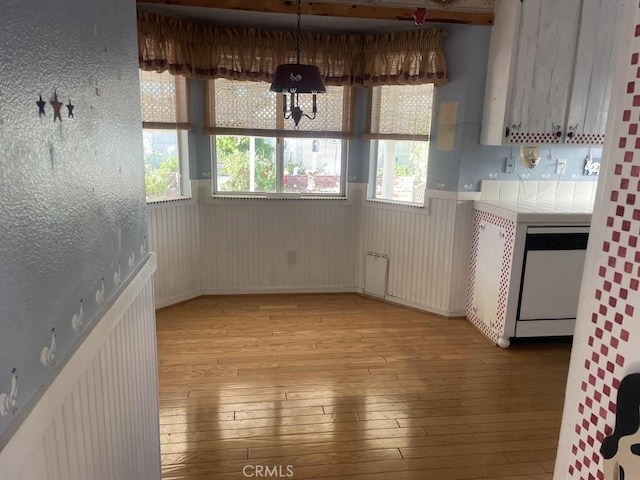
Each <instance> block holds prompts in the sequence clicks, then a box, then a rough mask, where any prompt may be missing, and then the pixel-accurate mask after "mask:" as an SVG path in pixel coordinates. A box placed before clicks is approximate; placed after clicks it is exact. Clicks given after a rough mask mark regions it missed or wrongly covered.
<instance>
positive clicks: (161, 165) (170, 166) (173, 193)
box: [142, 129, 180, 201]
mask: <svg viewBox="0 0 640 480" xmlns="http://www.w3.org/2000/svg"><path fill="white" fill-rule="evenodd" d="M142 139H143V140H142V142H143V146H144V183H145V188H146V191H147V201H154V200H166V199H171V198H177V197H179V196H180V154H179V148H178V133H177V132H176V131H174V130H150V129H144V130H143V131H142Z"/></svg>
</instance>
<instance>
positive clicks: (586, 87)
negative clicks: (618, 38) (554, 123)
mask: <svg viewBox="0 0 640 480" xmlns="http://www.w3.org/2000/svg"><path fill="white" fill-rule="evenodd" d="M621 10H622V9H621V8H620V2H618V1H613V0H583V1H582V18H581V22H580V33H579V37H578V49H577V52H576V63H575V69H574V74H573V83H572V90H571V96H570V98H569V112H568V116H567V123H566V129H565V130H566V137H565V138H566V140H565V141H566V143H575V144H585V143H586V144H601V143H602V142H603V140H604V131H605V127H606V125H607V112H608V111H609V96H610V94H611V81H612V80H613V68H614V58H613V45H614V41H615V35H616V27H617V25H618V24H619V23H618V20H619V15H620V14H621Z"/></svg>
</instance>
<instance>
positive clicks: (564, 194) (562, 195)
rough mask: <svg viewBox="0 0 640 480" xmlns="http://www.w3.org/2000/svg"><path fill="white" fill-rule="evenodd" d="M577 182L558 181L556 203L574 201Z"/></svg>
mask: <svg viewBox="0 0 640 480" xmlns="http://www.w3.org/2000/svg"><path fill="white" fill-rule="evenodd" d="M575 190H576V182H558V186H557V188H556V203H573V195H574V193H575Z"/></svg>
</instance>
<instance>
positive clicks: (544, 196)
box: [538, 180, 558, 203]
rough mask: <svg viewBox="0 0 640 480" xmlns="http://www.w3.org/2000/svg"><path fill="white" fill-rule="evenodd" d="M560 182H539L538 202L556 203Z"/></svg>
mask: <svg viewBox="0 0 640 480" xmlns="http://www.w3.org/2000/svg"><path fill="white" fill-rule="evenodd" d="M557 187H558V182H553V181H549V180H542V181H540V182H538V201H539V202H549V203H555V201H556V190H557Z"/></svg>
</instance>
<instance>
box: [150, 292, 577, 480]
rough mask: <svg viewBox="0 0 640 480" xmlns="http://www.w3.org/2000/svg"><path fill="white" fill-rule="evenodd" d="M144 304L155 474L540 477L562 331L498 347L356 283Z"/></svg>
mask: <svg viewBox="0 0 640 480" xmlns="http://www.w3.org/2000/svg"><path fill="white" fill-rule="evenodd" d="M157 318H158V320H157V321H158V361H159V382H160V434H161V444H162V462H163V476H164V478H171V479H191V480H198V479H200V480H203V479H224V480H227V479H228V480H231V479H245V478H293V479H326V480H337V479H341V480H365V479H366V480H424V479H427V480H429V479H433V480H453V479H503V480H506V479H517V480H550V479H551V478H552V474H551V472H552V471H553V463H554V459H555V452H556V447H557V442H558V434H559V426H560V418H561V414H562V406H563V397H564V388H565V381H566V376H567V370H568V364H569V354H570V345H569V344H568V343H558V342H537V343H533V344H526V345H515V346H512V347H511V348H510V349H508V350H501V349H499V348H497V347H495V346H493V345H491V344H490V343H489V342H488V341H487V340H485V338H484V337H483V336H481V335H480V334H479V333H478V332H477V331H476V330H475V329H474V328H473V327H472V326H471V325H470V324H469V323H468V322H467V321H466V320H463V319H443V318H438V317H435V316H432V315H428V314H424V313H420V312H416V311H412V310H407V309H404V308H401V307H396V306H393V305H389V304H385V303H381V302H377V301H374V300H371V299H368V298H364V297H360V296H357V295H329V294H327V295H273V296H264V295H263V296H235V297H202V298H199V299H196V300H193V301H190V302H188V303H185V304H181V305H178V306H175V307H172V308H169V309H165V310H162V311H160V312H158V316H157ZM289 465H290V466H291V469H290V470H288V469H287V466H289ZM247 466H248V467H247ZM256 466H258V468H259V466H269V468H270V469H271V468H274V467H276V468H277V467H278V466H281V470H276V472H275V473H276V474H281V477H278V476H273V475H272V476H269V477H266V476H264V474H265V473H269V474H273V473H274V471H273V470H269V471H268V472H264V471H263V472H262V473H263V476H262V477H260V476H258V475H257V474H256ZM243 469H244V474H243ZM291 471H292V472H293V476H290V477H287V474H289V473H291ZM258 472H259V470H258ZM245 474H246V475H247V476H245ZM251 475H253V476H251Z"/></svg>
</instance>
